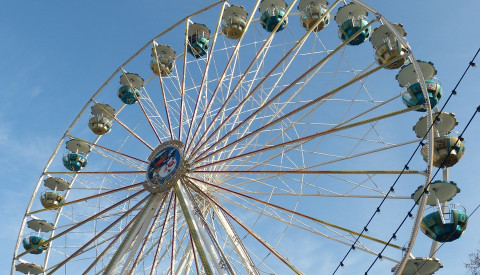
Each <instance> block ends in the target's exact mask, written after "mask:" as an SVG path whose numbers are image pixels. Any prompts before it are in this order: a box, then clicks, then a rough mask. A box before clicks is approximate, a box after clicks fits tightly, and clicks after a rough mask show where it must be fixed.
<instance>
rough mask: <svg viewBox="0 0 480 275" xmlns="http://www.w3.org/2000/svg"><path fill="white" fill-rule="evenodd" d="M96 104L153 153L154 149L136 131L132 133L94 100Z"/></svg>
mask: <svg viewBox="0 0 480 275" xmlns="http://www.w3.org/2000/svg"><path fill="white" fill-rule="evenodd" d="M92 101H93V102H94V103H95V104H97V105H99V106H100V108H102V109H103V111H104V112H105V113H106V114H108V115H109V116H110V117H111V118H112V119H113V120H115V121H116V122H117V123H118V124H120V125H121V126H122V127H123V128H124V129H125V130H127V131H128V132H129V133H130V134H131V135H132V136H134V137H135V138H136V139H138V140H139V141H140V142H141V143H143V144H144V145H145V146H147V147H148V148H149V149H150V150H152V151H153V147H152V146H150V145H148V143H147V142H146V141H144V140H143V139H142V138H141V137H140V136H138V135H137V134H136V133H135V132H134V131H132V130H131V129H130V128H128V126H127V125H125V124H124V123H123V122H121V121H120V120H119V119H118V118H117V117H116V116H114V115H113V114H110V113H109V112H108V111H107V110H106V109H105V108H103V107H102V106H101V105H100V104H99V103H98V102H96V101H95V100H92Z"/></svg>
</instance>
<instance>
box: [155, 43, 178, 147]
mask: <svg viewBox="0 0 480 275" xmlns="http://www.w3.org/2000/svg"><path fill="white" fill-rule="evenodd" d="M157 45H158V44H157V43H156V42H155V40H153V41H152V48H153V53H154V55H155V57H154V58H155V64H156V65H157V70H158V71H159V72H161V70H160V62H159V60H158V53H157ZM158 81H159V82H160V91H161V93H162V99H163V106H165V116H166V119H167V126H168V132H169V133H170V138H171V139H173V131H172V122H171V120H170V115H169V112H168V105H167V99H166V96H165V88H164V83H163V78H162V74H161V73H159V74H158ZM153 105H154V104H153Z"/></svg>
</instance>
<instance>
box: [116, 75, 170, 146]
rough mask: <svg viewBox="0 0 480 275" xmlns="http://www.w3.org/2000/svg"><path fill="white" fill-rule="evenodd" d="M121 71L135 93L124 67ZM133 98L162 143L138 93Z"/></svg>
mask: <svg viewBox="0 0 480 275" xmlns="http://www.w3.org/2000/svg"><path fill="white" fill-rule="evenodd" d="M120 71H121V72H122V75H123V77H124V79H126V80H127V83H128V86H129V87H130V90H131V91H135V88H134V87H133V85H132V83H131V82H130V80H129V79H128V77H127V75H126V73H127V72H126V71H125V70H124V69H123V67H120ZM133 96H134V97H135V100H136V102H138V106H140V109H142V113H143V115H144V116H145V118H146V119H147V121H148V124H149V125H150V127H151V128H152V131H153V133H154V134H155V136H156V137H157V139H158V141H159V142H160V143H162V139H161V138H160V136H159V135H158V133H157V130H156V129H155V127H153V124H152V121H151V120H150V117H149V116H148V115H147V113H146V112H145V108H144V107H143V104H142V102H141V101H140V100H139V97H138V96H137V94H136V93H133Z"/></svg>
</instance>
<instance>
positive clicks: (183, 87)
mask: <svg viewBox="0 0 480 275" xmlns="http://www.w3.org/2000/svg"><path fill="white" fill-rule="evenodd" d="M189 22H190V18H189V19H187V20H185V24H186V26H185V40H184V43H185V44H184V47H183V66H182V84H181V87H180V115H179V122H178V140H182V128H183V124H182V116H183V100H184V96H185V77H186V74H187V72H186V70H187V53H188V51H187V47H188V44H189V41H188V28H189Z"/></svg>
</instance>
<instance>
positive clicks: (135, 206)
mask: <svg viewBox="0 0 480 275" xmlns="http://www.w3.org/2000/svg"><path fill="white" fill-rule="evenodd" d="M148 198H149V196H146V197H145V198H143V199H142V200H140V201H139V202H138V203H137V204H135V205H134V206H132V207H131V208H130V209H129V210H127V211H126V212H125V213H124V214H123V215H122V216H120V217H119V218H118V219H117V220H115V221H114V222H112V223H110V224H109V225H108V226H107V227H106V228H105V229H104V230H102V231H101V232H100V233H98V234H97V235H96V236H95V237H93V238H92V239H90V240H89V241H88V242H86V243H85V244H84V245H83V246H82V247H80V248H79V249H77V250H76V251H75V252H74V253H72V254H71V255H70V256H69V257H67V258H66V259H65V260H63V261H62V262H60V263H58V264H57V265H55V267H54V268H53V269H51V270H50V272H49V273H48V275H50V274H53V273H54V272H55V271H57V270H58V269H59V268H61V267H62V266H63V265H64V264H65V263H67V262H68V261H69V260H71V259H73V258H74V257H76V256H77V255H79V254H81V253H83V249H85V248H87V247H88V246H89V245H90V244H92V243H93V242H94V241H95V240H96V239H98V238H99V237H100V236H102V235H103V234H104V233H105V232H107V231H108V230H110V229H111V228H112V227H113V226H115V225H116V224H117V223H118V222H120V221H121V220H123V219H124V218H125V217H127V216H128V215H129V214H130V213H131V212H133V211H134V210H135V209H136V208H137V207H139V206H140V205H141V204H143V203H144V202H145V201H146V200H147V199H148ZM133 220H135V219H133ZM133 220H132V221H133ZM64 232H65V231H64ZM123 232H124V231H123ZM123 232H121V233H123ZM62 233H63V232H62ZM121 233H120V234H121ZM59 235H60V234H59ZM59 235H57V236H56V237H58V236H59ZM52 239H53V238H52ZM52 239H50V241H52Z"/></svg>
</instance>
